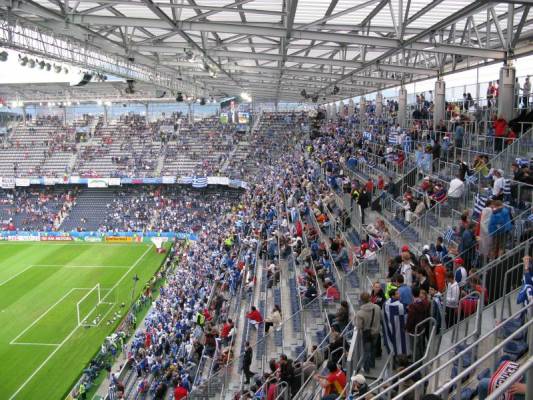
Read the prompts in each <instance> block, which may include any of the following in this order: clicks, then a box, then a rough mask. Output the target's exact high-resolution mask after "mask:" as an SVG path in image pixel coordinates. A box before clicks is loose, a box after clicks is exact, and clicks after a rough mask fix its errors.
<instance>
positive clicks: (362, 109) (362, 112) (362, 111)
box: [359, 96, 366, 126]
mask: <svg viewBox="0 0 533 400" xmlns="http://www.w3.org/2000/svg"><path fill="white" fill-rule="evenodd" d="M365 121H366V99H365V97H364V96H361V97H360V98H359V125H360V126H363V122H365Z"/></svg>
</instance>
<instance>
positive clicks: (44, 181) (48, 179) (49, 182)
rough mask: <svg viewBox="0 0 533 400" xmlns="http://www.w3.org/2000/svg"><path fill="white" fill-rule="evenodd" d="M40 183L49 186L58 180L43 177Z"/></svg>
mask: <svg viewBox="0 0 533 400" xmlns="http://www.w3.org/2000/svg"><path fill="white" fill-rule="evenodd" d="M42 183H43V185H46V186H51V185H55V184H56V183H58V180H57V178H48V177H44V178H43V182H42Z"/></svg>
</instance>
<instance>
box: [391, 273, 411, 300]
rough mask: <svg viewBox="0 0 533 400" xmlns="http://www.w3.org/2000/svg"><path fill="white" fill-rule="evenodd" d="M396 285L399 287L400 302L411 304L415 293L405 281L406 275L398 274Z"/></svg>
mask: <svg viewBox="0 0 533 400" xmlns="http://www.w3.org/2000/svg"><path fill="white" fill-rule="evenodd" d="M395 282H396V285H397V287H398V289H397V290H398V298H399V300H400V302H401V303H402V304H403V305H404V306H405V307H407V306H408V305H409V304H411V303H412V302H413V295H412V293H411V286H407V285H406V284H405V283H404V277H403V275H399V274H398V275H396V278H395Z"/></svg>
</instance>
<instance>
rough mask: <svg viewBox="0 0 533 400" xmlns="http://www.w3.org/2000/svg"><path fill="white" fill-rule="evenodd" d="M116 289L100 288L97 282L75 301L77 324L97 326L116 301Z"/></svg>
mask: <svg viewBox="0 0 533 400" xmlns="http://www.w3.org/2000/svg"><path fill="white" fill-rule="evenodd" d="M116 294H117V293H116V290H110V289H102V288H101V287H100V284H99V283H97V284H96V285H95V286H94V287H93V288H92V289H90V290H89V291H88V292H87V293H86V294H85V295H84V296H83V297H82V298H81V299H80V300H79V301H78V302H77V303H76V314H77V317H78V326H87V327H89V326H98V325H100V323H101V322H102V320H103V319H104V318H106V317H107V315H108V314H109V312H110V311H111V307H112V306H113V304H115V303H116Z"/></svg>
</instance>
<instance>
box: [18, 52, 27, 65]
mask: <svg viewBox="0 0 533 400" xmlns="http://www.w3.org/2000/svg"><path fill="white" fill-rule="evenodd" d="M19 64H20V65H22V66H23V67H25V66H26V64H28V57H27V56H24V57H22V56H21V55H20V54H19Z"/></svg>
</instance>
